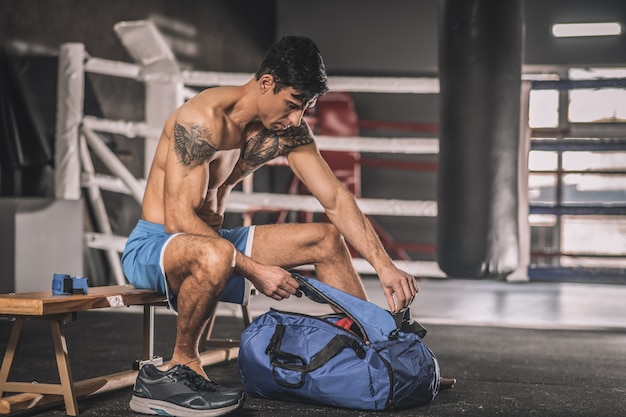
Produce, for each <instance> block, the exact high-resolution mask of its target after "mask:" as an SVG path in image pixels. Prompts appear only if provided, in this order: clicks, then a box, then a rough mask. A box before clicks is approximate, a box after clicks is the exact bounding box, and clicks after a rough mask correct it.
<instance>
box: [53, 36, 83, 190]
mask: <svg viewBox="0 0 626 417" xmlns="http://www.w3.org/2000/svg"><path fill="white" fill-rule="evenodd" d="M84 59H85V46H84V45H83V44H80V43H66V44H63V45H61V50H60V55H59V76H58V88H57V125H56V134H55V136H56V139H55V141H56V143H55V151H54V163H55V174H54V195H55V197H56V199H57V200H79V199H80V153H79V149H78V146H79V145H78V144H79V142H78V130H79V128H80V124H81V120H82V118H83V95H84V86H85V75H84V74H85V73H84V69H83V61H84Z"/></svg>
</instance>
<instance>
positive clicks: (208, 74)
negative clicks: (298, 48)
mask: <svg viewBox="0 0 626 417" xmlns="http://www.w3.org/2000/svg"><path fill="white" fill-rule="evenodd" d="M182 75H183V82H184V83H185V85H188V86H192V87H211V86H220V85H241V84H245V83H247V82H248V81H249V80H250V79H251V78H252V77H253V76H254V74H248V73H236V72H230V73H229V72H216V71H183V72H182ZM328 87H329V88H330V90H331V91H345V92H355V93H407V94H437V93H439V79H438V78H425V77H415V78H412V77H344V76H329V77H328Z"/></svg>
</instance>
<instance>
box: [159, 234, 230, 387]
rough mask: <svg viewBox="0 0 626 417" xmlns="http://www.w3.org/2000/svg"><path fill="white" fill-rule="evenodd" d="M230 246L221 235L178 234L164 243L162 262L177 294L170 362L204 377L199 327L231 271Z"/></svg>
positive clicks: (172, 288) (201, 328) (171, 288)
mask: <svg viewBox="0 0 626 417" xmlns="http://www.w3.org/2000/svg"><path fill="white" fill-rule="evenodd" d="M233 251H234V248H233V246H232V245H231V244H230V243H229V242H228V241H226V240H224V239H219V238H207V237H203V236H194V235H179V236H176V237H174V238H172V241H171V242H170V243H169V244H168V246H167V248H166V250H165V254H164V259H163V264H164V268H165V271H166V275H167V280H168V283H169V286H170V290H171V291H173V293H174V294H177V296H178V317H177V320H176V344H175V346H174V353H173V355H172V360H171V364H172V366H173V365H176V364H181V365H187V366H189V367H190V368H191V369H193V370H194V371H196V372H197V373H198V374H200V375H202V376H204V377H206V373H205V372H204V369H203V368H202V365H201V363H200V354H199V352H198V346H199V342H200V337H201V335H202V331H203V330H204V328H205V327H206V325H207V323H208V321H209V318H210V315H211V312H212V311H213V309H214V307H215V304H216V303H217V301H218V297H219V294H221V292H222V290H223V289H224V287H225V285H226V283H227V282H228V279H229V278H230V275H231V274H232V264H231V262H232V259H233Z"/></svg>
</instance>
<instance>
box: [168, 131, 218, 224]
mask: <svg viewBox="0 0 626 417" xmlns="http://www.w3.org/2000/svg"><path fill="white" fill-rule="evenodd" d="M172 133H173V134H172V138H171V143H170V144H169V149H168V151H167V158H166V161H165V178H164V190H165V191H164V193H165V194H164V201H163V203H164V221H165V229H166V230H167V231H168V232H170V233H172V232H187V233H195V234H204V235H206V234H209V235H215V231H214V230H213V229H211V228H210V227H208V226H207V224H206V223H205V222H203V221H202V219H200V217H198V215H197V210H198V209H199V208H200V206H201V205H202V204H203V202H204V199H205V196H206V192H207V187H208V183H209V162H210V161H211V159H212V158H213V157H214V156H215V154H216V153H217V152H218V148H217V146H216V145H215V144H214V143H213V141H212V138H211V135H210V134H209V132H208V131H207V130H206V129H204V128H203V127H202V126H200V125H199V124H194V123H191V122H189V123H184V122H175V123H174V127H173V132H172Z"/></svg>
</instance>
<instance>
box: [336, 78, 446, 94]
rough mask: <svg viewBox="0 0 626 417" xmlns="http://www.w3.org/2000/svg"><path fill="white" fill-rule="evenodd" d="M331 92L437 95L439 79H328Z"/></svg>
mask: <svg viewBox="0 0 626 417" xmlns="http://www.w3.org/2000/svg"><path fill="white" fill-rule="evenodd" d="M328 87H329V88H330V90H331V91H346V92H354V93H406V94H438V93H439V79H438V78H424V77H416V78H412V77H341V76H331V77H328Z"/></svg>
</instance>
